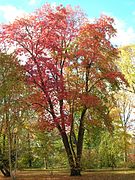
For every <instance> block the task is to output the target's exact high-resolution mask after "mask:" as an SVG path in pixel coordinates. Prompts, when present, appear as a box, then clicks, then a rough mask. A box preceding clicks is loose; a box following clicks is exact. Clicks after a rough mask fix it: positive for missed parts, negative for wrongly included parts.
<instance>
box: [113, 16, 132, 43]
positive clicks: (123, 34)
mask: <svg viewBox="0 0 135 180" xmlns="http://www.w3.org/2000/svg"><path fill="white" fill-rule="evenodd" d="M114 20H115V28H116V29H117V34H116V37H114V38H112V42H113V44H116V45H118V46H123V45H128V44H133V43H135V30H134V28H133V27H127V25H126V23H125V22H124V21H123V20H120V19H117V18H114Z"/></svg>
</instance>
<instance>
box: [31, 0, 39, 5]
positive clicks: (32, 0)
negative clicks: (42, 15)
mask: <svg viewBox="0 0 135 180" xmlns="http://www.w3.org/2000/svg"><path fill="white" fill-rule="evenodd" d="M36 3H37V2H36V0H29V5H35V4H36Z"/></svg>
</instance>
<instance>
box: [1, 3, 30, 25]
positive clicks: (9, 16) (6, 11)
mask: <svg viewBox="0 0 135 180" xmlns="http://www.w3.org/2000/svg"><path fill="white" fill-rule="evenodd" d="M0 12H1V13H2V15H3V18H4V19H5V21H6V22H12V21H14V20H15V19H16V18H18V17H22V16H24V15H26V14H27V13H26V12H25V11H24V10H22V9H17V8H16V7H15V6H11V5H6V6H0Z"/></svg>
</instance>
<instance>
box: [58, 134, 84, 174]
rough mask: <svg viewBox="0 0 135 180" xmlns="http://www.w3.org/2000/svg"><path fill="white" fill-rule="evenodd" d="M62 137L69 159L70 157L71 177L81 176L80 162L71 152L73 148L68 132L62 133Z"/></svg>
mask: <svg viewBox="0 0 135 180" xmlns="http://www.w3.org/2000/svg"><path fill="white" fill-rule="evenodd" d="M61 136H62V141H63V144H64V147H65V150H66V153H67V157H68V162H69V166H70V171H71V173H70V175H71V176H81V168H80V167H81V166H80V161H77V158H76V157H74V154H73V153H72V151H71V147H70V144H69V141H68V137H67V134H66V132H62V133H61Z"/></svg>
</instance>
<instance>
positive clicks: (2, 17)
mask: <svg viewBox="0 0 135 180" xmlns="http://www.w3.org/2000/svg"><path fill="white" fill-rule="evenodd" d="M45 2H46V1H45V0H2V1H0V22H2V23H5V22H8V21H13V19H14V18H15V17H16V16H21V15H22V14H23V13H25V12H32V11H34V10H35V9H36V8H39V7H41V6H42V5H43V4H45ZM47 2H48V3H56V4H63V5H66V4H70V5H72V6H77V5H79V6H80V7H81V8H82V9H83V10H84V12H86V14H87V15H88V17H89V18H95V17H99V16H100V14H102V13H104V14H107V15H110V16H112V17H114V19H115V22H116V28H117V29H118V35H117V36H118V38H117V39H115V40H114V42H116V43H117V44H120V45H124V44H128V43H134V42H135V0H54V1H53V0H48V1H47Z"/></svg>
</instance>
